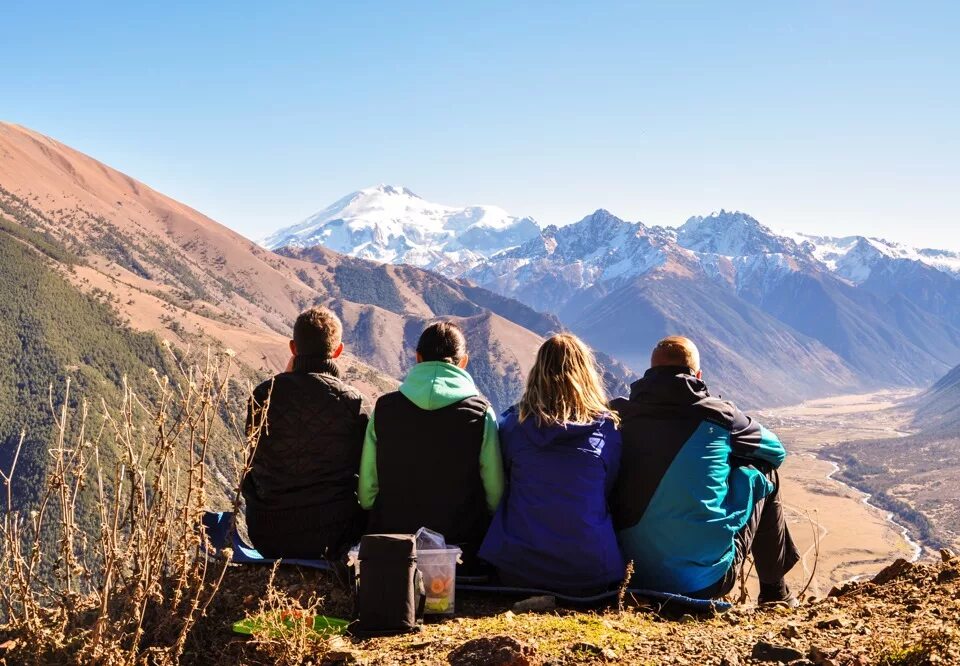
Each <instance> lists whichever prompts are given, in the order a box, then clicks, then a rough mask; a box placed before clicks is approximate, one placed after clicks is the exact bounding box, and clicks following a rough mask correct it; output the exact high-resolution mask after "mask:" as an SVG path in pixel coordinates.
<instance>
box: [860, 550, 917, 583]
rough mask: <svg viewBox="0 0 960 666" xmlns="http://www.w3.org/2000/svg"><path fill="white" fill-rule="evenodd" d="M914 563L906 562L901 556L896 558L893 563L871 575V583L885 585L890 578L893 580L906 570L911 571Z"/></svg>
mask: <svg viewBox="0 0 960 666" xmlns="http://www.w3.org/2000/svg"><path fill="white" fill-rule="evenodd" d="M913 569H914V565H913V564H911V563H910V562H907V561H906V560H905V559H903V558H902V557H901V558H900V559H898V560H896V561H895V562H894V563H893V564H891V565H888V566H887V567H885V568H884V569H883V570H881V571H880V573H878V574H877V575H876V576H874V577H873V580H871V581H870V582H871V583H874V584H876V585H885V584H887V583H889V582H890V581H892V580H895V579H897V578H899V577H900V576H902V575H903V574H905V573H907V572H908V571H913Z"/></svg>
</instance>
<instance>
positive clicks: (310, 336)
mask: <svg viewBox="0 0 960 666" xmlns="http://www.w3.org/2000/svg"><path fill="white" fill-rule="evenodd" d="M342 338H343V324H341V323H340V318H339V317H338V316H337V315H336V314H334V313H333V312H332V311H331V310H329V309H327V308H320V307H317V308H310V309H309V310H305V311H304V312H301V313H300V316H299V317H297V321H296V323H295V324H294V325H293V342H294V344H295V345H296V346H297V355H298V356H322V357H323V358H330V357H331V356H332V355H333V352H335V351H336V350H337V347H339V346H340V341H341V340H342Z"/></svg>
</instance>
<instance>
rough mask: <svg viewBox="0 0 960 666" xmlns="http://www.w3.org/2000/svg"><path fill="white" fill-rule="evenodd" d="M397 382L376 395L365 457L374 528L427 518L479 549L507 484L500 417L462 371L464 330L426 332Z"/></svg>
mask: <svg viewBox="0 0 960 666" xmlns="http://www.w3.org/2000/svg"><path fill="white" fill-rule="evenodd" d="M416 359H417V364H416V365H414V366H413V368H411V370H410V372H409V373H408V374H407V377H406V379H404V381H403V384H402V385H401V386H400V390H399V391H395V392H393V393H388V394H386V395H383V396H381V397H380V399H379V400H377V403H376V406H375V407H374V411H373V414H372V415H371V417H370V422H369V424H368V425H367V432H366V438H365V440H364V444H363V452H362V454H361V458H360V480H359V486H358V491H357V494H358V497H359V500H360V506H361V507H363V508H364V509H369V510H370V522H369V525H368V529H367V531H368V533H401V534H412V533H414V532H416V531H417V530H418V529H419V528H420V527H427V528H429V529H431V530H433V531H435V532H439V533H440V534H443V536H444V538H445V539H446V541H447V543H448V544H453V545H457V546H459V547H460V548H461V549H462V550H463V552H464V564H465V565H467V568H468V569H469V568H471V565H472V559H473V555H474V554H475V553H476V550H477V548H479V546H480V542H481V541H482V540H483V537H484V535H485V534H486V531H487V528H488V526H489V525H490V518H491V515H492V514H493V512H494V511H495V510H496V508H497V505H498V504H499V503H500V498H501V496H502V494H503V486H504V480H503V462H502V459H501V454H500V441H499V438H498V436H497V417H496V414H495V413H494V411H493V409H492V407H491V406H490V403H489V402H487V401H486V400H485V399H484V398H483V397H481V396H480V393H479V391H477V387H476V384H474V382H473V378H472V377H471V376H470V374H469V373H468V372H467V371H466V367H467V363H468V361H469V356H468V354H467V349H466V341H465V339H464V336H463V332H462V331H461V330H460V329H459V327H457V326H456V324H454V323H452V322H438V323H435V324H433V325H431V326H428V327H427V329H426V330H425V331H424V332H423V334H422V335H421V336H420V340H419V342H418V343H417V352H416Z"/></svg>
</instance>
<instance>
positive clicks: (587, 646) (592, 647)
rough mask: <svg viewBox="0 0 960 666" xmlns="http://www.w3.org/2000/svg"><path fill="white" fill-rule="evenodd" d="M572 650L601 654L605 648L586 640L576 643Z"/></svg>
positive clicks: (571, 647)
mask: <svg viewBox="0 0 960 666" xmlns="http://www.w3.org/2000/svg"><path fill="white" fill-rule="evenodd" d="M570 651H571V652H589V653H590V654H595V655H598V656H599V655H600V654H601V653H602V652H603V648H601V647H600V646H599V645H596V644H594V643H587V642H586V641H581V642H579V643H574V644H573V645H571V646H570Z"/></svg>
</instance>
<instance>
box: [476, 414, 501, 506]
mask: <svg viewBox="0 0 960 666" xmlns="http://www.w3.org/2000/svg"><path fill="white" fill-rule="evenodd" d="M480 480H481V481H482V482H483V490H484V493H485V494H486V498H487V508H488V509H489V510H490V513H493V512H494V511H496V510H497V506H499V505H500V499H501V498H502V497H503V488H504V480H503V454H502V453H501V451H500V435H499V429H498V427H497V415H496V413H495V412H494V411H493V407H489V406H488V407H487V413H486V414H485V415H484V422H483V444H481V446H480Z"/></svg>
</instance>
